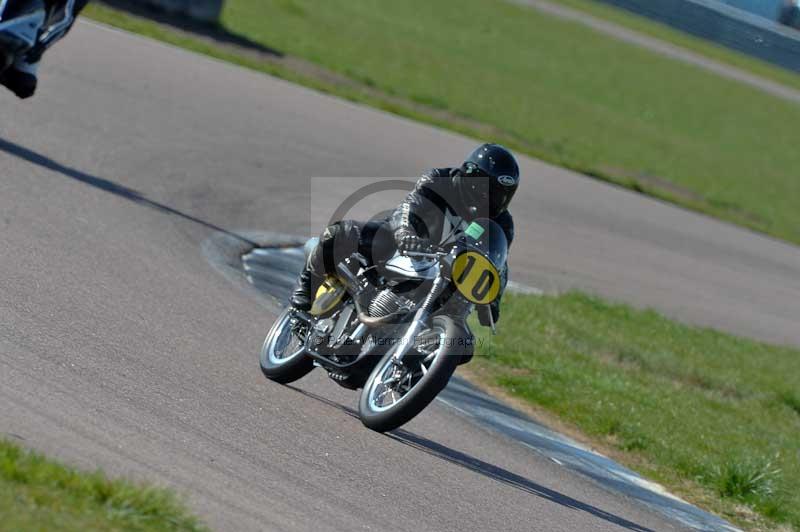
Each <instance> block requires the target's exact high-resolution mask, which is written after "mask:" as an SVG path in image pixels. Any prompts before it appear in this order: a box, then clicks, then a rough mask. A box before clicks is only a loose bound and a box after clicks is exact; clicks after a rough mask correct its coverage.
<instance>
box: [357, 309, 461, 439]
mask: <svg viewBox="0 0 800 532" xmlns="http://www.w3.org/2000/svg"><path fill="white" fill-rule="evenodd" d="M423 336H427V338H433V337H438V344H437V346H436V347H435V349H434V350H433V351H432V352H430V353H428V352H426V351H425V350H423V349H422V348H420V349H416V348H415V349H414V350H413V351H410V352H409V353H408V354H407V355H406V357H405V358H404V359H403V362H404V366H403V368H405V369H401V368H398V367H396V365H395V364H394V362H393V360H392V352H393V350H390V351H389V352H388V353H387V354H386V355H384V356H383V358H382V359H381V361H380V362H379V363H378V365H377V366H376V367H375V369H374V370H373V372H372V374H371V375H370V376H369V379H367V382H366V384H365V385H364V389H363V390H362V391H361V398H360V400H359V404H358V413H359V416H360V417H361V422H362V423H363V424H364V426H366V427H367V428H370V429H372V430H374V431H377V432H386V431H390V430H393V429H396V428H397V427H399V426H401V425H403V424H405V423H407V422H408V421H410V420H411V419H412V418H413V417H414V416H416V415H417V414H419V413H420V412H422V410H424V409H425V407H426V406H428V404H430V402H431V401H433V399H434V398H435V397H436V396H437V395H438V394H439V392H441V391H442V390H443V389H444V387H445V386H447V383H448V382H449V381H450V377H451V376H452V375H453V372H454V371H455V369H456V366H458V363H459V361H460V360H461V357H462V356H463V354H464V353H465V351H466V346H467V345H468V344H469V342H468V341H467V340H471V336H470V334H469V333H468V332H467V331H466V330H465V329H464V328H463V327H461V326H459V325H458V324H457V323H456V322H455V321H453V320H452V319H451V318H449V317H447V316H436V317H435V318H433V320H432V323H431V327H430V329H428V330H426V331H423V332H422V333H420V335H419V336H418V337H417V341H419V339H420V338H422V337H423ZM460 340H462V341H460ZM428 359H431V360H429V362H428V364H427V365H426V361H427V360H428ZM417 364H418V365H421V366H424V367H425V370H424V371H423V370H422V368H421V367H419V371H415V367H416V365H417ZM406 366H410V367H408V368H406ZM402 371H406V372H407V375H410V376H406V377H398V376H396V375H397V373H398V372H402ZM415 378H416V380H415ZM403 379H408V381H409V383H408V385H406V386H407V389H405V393H403V392H404V385H403V384H402V383H403V382H404V381H403ZM392 381H395V382H392ZM387 382H390V383H391V384H387ZM395 385H396V388H394V389H393V386H395ZM387 396H388V397H389V400H387Z"/></svg>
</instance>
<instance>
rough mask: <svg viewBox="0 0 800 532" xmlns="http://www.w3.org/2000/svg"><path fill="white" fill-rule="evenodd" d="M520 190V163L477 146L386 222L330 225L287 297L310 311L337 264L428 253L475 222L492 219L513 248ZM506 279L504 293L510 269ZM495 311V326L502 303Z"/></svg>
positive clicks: (423, 184)
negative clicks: (354, 257) (315, 292)
mask: <svg viewBox="0 0 800 532" xmlns="http://www.w3.org/2000/svg"><path fill="white" fill-rule="evenodd" d="M518 186H519V166H518V165H517V161H516V159H514V156H513V155H512V154H511V152H510V151H508V150H507V149H506V148H504V147H503V146H500V145H499V144H483V145H481V146H478V148H476V149H475V150H474V151H473V152H472V153H471V154H470V155H469V157H467V159H466V160H465V161H464V163H463V164H462V165H461V166H460V167H456V168H434V169H432V170H430V171H428V172H427V173H425V174H423V176H422V177H421V178H420V179H419V180H418V181H417V183H416V186H415V187H414V190H413V191H412V192H410V193H409V194H408V196H407V197H406V199H405V201H404V202H403V203H401V204H400V206H399V207H397V208H396V209H395V210H394V212H393V213H392V215H391V216H390V217H389V218H388V219H386V218H384V219H382V220H378V221H370V222H366V223H362V222H355V221H352V220H343V221H340V222H336V223H334V224H333V225H330V226H328V227H327V228H326V229H325V231H324V232H323V233H322V236H321V237H320V240H319V244H318V245H317V247H316V248H314V250H313V251H312V252H311V253H310V255H309V258H308V262H307V263H306V267H305V268H304V269H303V271H302V272H301V273H300V277H299V278H298V281H297V288H296V289H295V290H294V292H293V293H292V295H291V297H290V298H289V301H290V303H291V305H292V306H293V307H294V308H296V309H298V310H306V311H307V310H309V309H310V308H311V303H312V301H313V299H312V297H311V294H312V285H314V286H317V285H318V284H319V283H321V281H322V279H323V278H324V276H325V275H326V274H333V273H334V272H335V267H336V264H338V263H339V262H340V261H341V260H342V259H344V258H347V257H349V256H350V255H351V254H352V253H354V252H356V251H358V252H359V253H361V254H362V255H364V256H365V257H366V258H367V259H369V260H370V261H371V262H372V263H373V264H375V263H379V262H380V261H381V260H385V259H387V258H389V257H391V256H392V255H393V254H394V251H395V249H397V250H399V251H401V252H405V251H424V250H427V249H429V248H430V247H431V245H439V246H441V245H445V244H449V243H453V242H455V241H456V240H457V239H458V238H459V237H460V236H461V235H462V234H463V233H464V231H465V230H466V228H467V227H468V226H469V223H470V222H471V221H472V220H474V219H476V218H491V219H492V220H494V221H495V222H496V223H497V224H498V225H499V226H500V227H501V228H502V229H503V232H504V233H505V236H506V239H507V241H508V245H509V246H510V245H511V241H512V240H513V238H514V221H513V219H512V218H511V214H510V213H509V212H508V210H507V208H508V204H509V203H510V202H511V198H512V197H513V196H514V192H516V190H517V187H518ZM502 275H503V288H505V282H506V279H507V266H504V267H503V271H502ZM491 308H492V316H493V318H494V321H495V322H496V321H497V319H498V318H499V298H498V300H497V301H495V303H493V304H492V307H491Z"/></svg>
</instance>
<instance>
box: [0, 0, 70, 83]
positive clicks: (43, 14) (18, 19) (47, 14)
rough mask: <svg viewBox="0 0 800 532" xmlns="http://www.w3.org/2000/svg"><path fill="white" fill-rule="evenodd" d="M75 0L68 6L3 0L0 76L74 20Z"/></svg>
mask: <svg viewBox="0 0 800 532" xmlns="http://www.w3.org/2000/svg"><path fill="white" fill-rule="evenodd" d="M74 3H75V0H68V2H67V3H66V7H64V6H57V5H55V4H54V3H53V2H45V1H44V0H0V76H2V74H3V73H4V72H5V71H6V70H7V69H8V67H10V66H11V65H13V64H14V62H15V61H16V60H17V59H18V58H21V57H23V56H24V55H25V54H28V53H29V52H31V51H32V50H33V49H34V48H35V47H36V46H37V45H44V46H46V45H47V43H48V42H50V41H52V40H53V39H55V38H56V37H57V36H58V35H60V34H61V33H62V32H64V31H66V29H67V28H68V27H69V25H70V24H71V23H72V20H73V19H72V16H71V13H72V12H73V5H74Z"/></svg>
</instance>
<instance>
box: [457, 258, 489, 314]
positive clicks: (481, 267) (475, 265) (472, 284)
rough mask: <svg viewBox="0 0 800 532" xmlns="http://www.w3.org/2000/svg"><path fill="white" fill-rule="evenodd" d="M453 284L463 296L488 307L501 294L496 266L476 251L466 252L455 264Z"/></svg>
mask: <svg viewBox="0 0 800 532" xmlns="http://www.w3.org/2000/svg"><path fill="white" fill-rule="evenodd" d="M453 282H454V283H455V284H456V288H458V291H459V292H461V295H463V296H464V297H466V298H467V299H468V300H469V301H472V302H473V303H476V304H478V305H487V304H489V303H491V302H492V301H494V300H495V299H497V296H498V295H499V294H500V274H499V273H498V272H497V268H495V267H494V264H492V262H491V261H490V260H489V259H487V258H486V257H484V256H483V255H481V254H480V253H476V252H474V251H465V252H464V253H462V254H461V255H459V256H458V257H456V260H455V262H454V263H453Z"/></svg>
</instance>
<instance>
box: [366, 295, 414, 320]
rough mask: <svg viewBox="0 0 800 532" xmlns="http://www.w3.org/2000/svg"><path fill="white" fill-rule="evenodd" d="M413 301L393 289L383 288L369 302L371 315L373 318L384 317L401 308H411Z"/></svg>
mask: <svg viewBox="0 0 800 532" xmlns="http://www.w3.org/2000/svg"><path fill="white" fill-rule="evenodd" d="M412 306H413V302H412V301H411V300H409V299H407V298H405V297H403V296H400V295H397V294H395V293H394V292H393V291H392V290H391V289H389V288H387V289H385V290H382V291H380V292H379V293H378V295H376V296H375V298H374V299H373V300H372V301H371V302H370V304H369V315H370V316H371V317H373V318H382V317H383V316H388V315H389V314H391V313H393V312H397V311H398V310H400V309H401V308H406V309H409V308H411V307H412Z"/></svg>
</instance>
